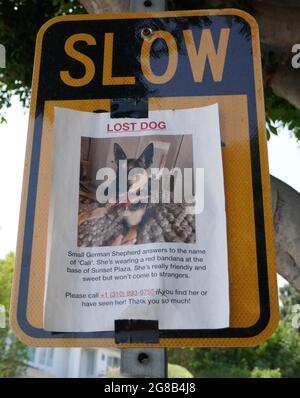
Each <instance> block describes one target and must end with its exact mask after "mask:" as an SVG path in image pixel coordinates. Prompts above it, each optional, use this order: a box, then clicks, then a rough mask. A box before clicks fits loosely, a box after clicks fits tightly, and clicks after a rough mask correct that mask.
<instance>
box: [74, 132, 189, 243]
mask: <svg viewBox="0 0 300 398" xmlns="http://www.w3.org/2000/svg"><path fill="white" fill-rule="evenodd" d="M174 167H176V168H177V169H178V171H179V172H180V170H181V169H182V170H183V169H184V168H188V167H191V168H192V167H193V153H192V137H191V136H190V135H182V136H179V135H178V136H171V135H169V136H168V135H165V136H146V137H126V138H125V137H124V138H118V139H112V138H93V139H92V138H82V143H81V167H80V183H79V187H80V188H79V214H78V246H84V247H99V246H120V245H133V244H142V243H155V242H182V243H194V242H195V239H196V238H195V216H194V215H193V214H189V213H187V212H186V204H185V203H174V202H172V200H170V202H166V203H165V202H163V200H162V192H160V191H159V187H160V186H161V182H162V181H161V180H162V175H164V174H163V172H164V170H165V168H167V169H172V168H174ZM105 168H110V169H111V170H112V171H113V175H114V177H113V178H111V181H110V182H108V179H106V180H105V179H98V178H97V177H98V176H99V170H105ZM153 171H155V173H154V172H153ZM172 178H173V179H174V178H175V177H174V176H172ZM172 178H170V184H169V191H170V198H171V199H172V197H173V189H174V181H173V180H172ZM103 181H105V182H103ZM172 181H173V182H172ZM153 187H155V188H157V187H158V190H156V189H153ZM165 190H166V189H165Z"/></svg>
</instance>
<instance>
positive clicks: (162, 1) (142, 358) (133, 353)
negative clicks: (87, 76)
mask: <svg viewBox="0 0 300 398" xmlns="http://www.w3.org/2000/svg"><path fill="white" fill-rule="evenodd" d="M166 9H167V2H166V0H152V1H150V0H149V1H144V0H131V1H130V11H132V12H151V11H153V12H154V11H164V10H166ZM167 367H168V362H167V350H166V349H165V348H126V349H122V350H121V373H122V374H123V375H124V376H129V377H130V376H132V377H149V378H163V377H167Z"/></svg>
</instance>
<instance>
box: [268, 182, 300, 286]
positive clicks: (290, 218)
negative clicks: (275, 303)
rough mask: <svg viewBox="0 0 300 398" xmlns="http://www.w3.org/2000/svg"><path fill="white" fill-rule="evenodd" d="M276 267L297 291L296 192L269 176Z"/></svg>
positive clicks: (299, 237)
mask: <svg viewBox="0 0 300 398" xmlns="http://www.w3.org/2000/svg"><path fill="white" fill-rule="evenodd" d="M271 189H272V205H273V222H274V237H275V248H276V262H277V271H278V273H279V274H280V275H281V276H283V277H284V278H285V279H286V280H288V281H289V283H290V284H291V285H292V286H294V288H295V289H297V290H298V291H300V250H299V248H300V222H299V221H300V193H299V192H297V191H296V190H295V189H293V188H291V187H290V186H289V185H287V184H286V183H284V182H283V181H280V180H279V179H278V178H275V177H273V176H271Z"/></svg>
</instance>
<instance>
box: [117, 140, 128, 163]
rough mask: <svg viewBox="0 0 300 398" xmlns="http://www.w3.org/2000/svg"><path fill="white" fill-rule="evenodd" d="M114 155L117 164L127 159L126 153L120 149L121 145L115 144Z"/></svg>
mask: <svg viewBox="0 0 300 398" xmlns="http://www.w3.org/2000/svg"><path fill="white" fill-rule="evenodd" d="M114 155H115V162H116V163H118V162H119V161H120V160H125V159H127V156H126V153H125V152H124V151H123V149H122V148H121V147H120V145H119V144H117V143H115V144H114Z"/></svg>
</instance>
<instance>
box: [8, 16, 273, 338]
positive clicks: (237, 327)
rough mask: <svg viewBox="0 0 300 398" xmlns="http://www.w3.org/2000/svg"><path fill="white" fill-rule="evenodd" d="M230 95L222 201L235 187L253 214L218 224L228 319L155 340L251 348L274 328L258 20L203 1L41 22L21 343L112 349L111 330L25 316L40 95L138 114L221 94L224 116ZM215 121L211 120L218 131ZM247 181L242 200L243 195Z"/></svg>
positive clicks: (16, 306) (22, 244)
mask: <svg viewBox="0 0 300 398" xmlns="http://www.w3.org/2000/svg"><path fill="white" fill-rule="evenodd" d="M232 98H237V99H239V98H243V101H245V104H246V109H245V110H244V114H243V115H242V116H243V118H244V121H245V126H246V127H245V131H244V132H243V133H244V135H242V132H241V137H244V138H241V140H240V141H239V142H238V141H234V142H233V143H232V144H231V143H230V142H229V143H227V146H226V142H225V148H224V170H225V175H224V177H225V184H227V186H226V199H227V200H228V201H230V200H231V198H232V197H234V195H240V198H241V201H248V202H251V203H250V205H249V209H252V210H251V211H249V214H248V213H247V214H245V210H241V213H242V216H244V215H246V216H249V217H248V219H249V220H253V228H252V229H251V230H250V229H249V230H248V229H247V228H248V227H249V226H248V225H246V224H243V223H242V222H240V223H239V222H238V220H239V217H241V220H242V219H243V220H245V219H247V217H246V218H245V217H244V218H243V217H242V216H240V214H239V210H238V209H237V210H236V212H237V214H235V215H234V216H232V215H231V217H232V218H233V217H236V220H233V219H230V220H229V223H228V241H229V275H230V292H231V299H230V300H231V302H230V307H231V322H230V324H231V326H230V328H228V329H222V330H220V329H218V330H185V329H182V330H159V338H160V345H161V346H189V345H192V346H243V345H255V344H258V343H259V342H261V341H263V340H264V339H265V338H267V337H268V336H269V335H270V333H271V332H272V331H273V330H274V328H275V327H276V325H277V318H278V314H277V313H278V308H277V291H276V281H275V278H276V272H275V266H274V250H273V241H272V220H271V204H270V203H271V202H270V192H269V181H268V169H267V160H266V142H265V131H264V124H265V121H264V110H263V90H262V81H261V67H260V52H259V39H258V29H257V25H256V23H255V21H254V20H253V18H252V17H250V16H249V15H248V14H245V13H243V12H240V11H237V10H226V11H225V10H223V11H217V10H211V11H209V12H207V11H203V12H202V11H195V12H177V13H176V12H175V13H172V12H167V13H158V14H137V15H134V14H128V15H126V14H124V16H123V15H118V16H116V15H114V16H113V15H105V16H75V17H74V16H72V17H62V18H56V19H54V20H51V21H50V22H48V23H47V24H46V25H45V27H43V28H42V30H41V32H40V33H39V37H38V42H37V50H36V62H35V72H34V82H33V98H32V105H31V114H30V118H31V121H30V122H31V124H30V126H31V127H30V130H29V138H30V139H29V144H28V145H29V146H30V151H28V156H27V169H26V173H25V180H24V184H25V190H24V194H23V205H22V215H21V223H20V225H21V227H20V231H19V246H18V256H17V264H16V274H15V282H14V297H13V307H12V325H13V328H14V330H15V332H16V334H17V335H18V336H19V337H20V338H21V339H22V340H24V341H26V342H27V343H28V344H31V345H54V346H55V345H66V346H75V345H81V346H97V345H100V346H101V345H110V346H111V345H113V339H114V337H115V335H114V331H111V332H101V331H98V332H93V333H51V332H47V331H45V330H43V329H42V328H41V327H40V326H37V325H40V324H41V321H40V317H41V314H40V312H39V313H35V311H36V310H35V309H34V308H33V304H32V297H36V299H37V300H38V301H39V302H43V294H44V290H43V288H42V287H41V289H40V290H39V289H36V290H35V292H34V293H30V292H31V290H30V289H32V286H31V285H30V278H31V277H32V275H33V273H37V272H41V274H40V278H41V279H40V280H42V278H43V275H44V274H43V273H42V272H45V271H37V269H35V268H34V267H35V266H34V261H33V260H32V258H33V257H34V256H38V250H42V249H41V248H40V249H39V248H36V247H34V245H33V242H34V240H33V238H34V230H35V228H36V225H37V223H40V222H41V220H40V218H39V217H40V216H39V215H38V214H37V210H38V209H37V207H36V203H37V201H36V200H37V193H38V191H39V189H40V188H41V184H42V182H40V181H39V168H40V158H41V142H42V139H43V126H44V124H45V122H49V120H50V118H51V117H50V116H49V114H47V112H48V111H47V109H46V104H47V103H49V101H53V102H54V103H58V102H61V101H70V103H73V108H74V109H76V107H77V105H78V103H80V102H81V101H91V102H92V101H94V102H93V103H97V101H98V100H99V107H97V105H95V106H94V108H93V109H92V110H93V111H99V110H102V109H101V105H100V101H101V100H107V101H109V102H110V104H111V112H114V113H115V117H120V116H121V117H125V116H131V117H132V116H133V117H142V115H143V116H144V115H145V113H147V112H148V109H150V108H151V107H153V106H155V104H156V103H157V102H160V101H161V103H164V104H165V105H164V106H165V109H168V106H169V109H172V107H173V109H174V107H176V106H179V105H178V104H181V105H180V106H181V107H186V108H189V107H195V106H196V105H195V104H196V103H198V102H197V101H198V100H199V104H202V103H203V102H201V101H204V100H205V101H208V102H206V103H209V101H213V102H216V101H217V102H218V101H219V102H220V104H222V103H224V106H223V105H221V111H222V109H223V110H224V112H225V113H226V112H228V114H229V113H230V115H231V114H234V113H235V110H234V109H232V106H233V102H232ZM153 104H154V105H153ZM176 104H177V105H176ZM222 106H223V108H222ZM226 110H227V111H226ZM225 113H224V120H225V119H226V117H227V114H225ZM230 117H234V116H233V115H231V116H228V118H230ZM222 123H223V121H222V118H221V129H222ZM224 123H225V121H224ZM228 123H229V124H230V123H231V122H228ZM231 145H232V146H231ZM241 146H247V148H248V147H249V151H250V157H249V158H250V159H251V164H250V165H249V179H248V180H245V181H243V182H242V184H243V185H241V181H240V180H236V181H235V180H234V179H231V178H229V176H227V175H226V169H227V168H226V164H227V163H226V162H230V156H231V154H232V153H235V151H239V150H240V148H241ZM231 151H233V152H231ZM241 167H244V165H242V164H241ZM227 177H228V178H227ZM237 185H238V187H237ZM247 190H248V191H249V190H250V191H251V193H252V195H250V196H251V197H246V196H245V193H243V192H247ZM243 195H244V196H243ZM229 213H230V212H229V211H228V214H229ZM250 213H251V214H250ZM230 214H231V213H230ZM227 217H228V216H227ZM236 221H237V222H236ZM249 224H250V222H249ZM250 227H251V225H250ZM250 227H249V228H250ZM251 231H252V232H251ZM237 236H238V238H237ZM45 239H46V238H45ZM239 239H240V242H238V243H235V242H236V241H237V240H239ZM249 242H251V243H252V244H253V247H254V251H253V259H254V261H252V260H250V257H249V256H248V254H247V253H246V252H245V253H244V254H243V253H241V250H242V249H241V248H242V247H246V246H247V245H248V244H249ZM239 244H240V245H241V246H239ZM243 245H244V246H243ZM36 251H37V252H36ZM240 255H241V256H240ZM43 256H44V254H43ZM251 258H252V257H251ZM244 276H245V278H246V279H245V280H243V278H244ZM247 278H248V279H247ZM30 295H31V296H30ZM35 295H36V296H35ZM30 297H31V299H30ZM37 312H38V311H37ZM29 314H31V315H29ZM195 316H201V314H195ZM29 318H30V319H29ZM34 323H35V324H34Z"/></svg>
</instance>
